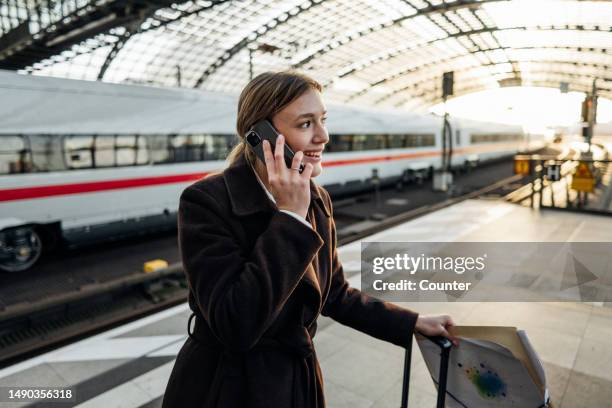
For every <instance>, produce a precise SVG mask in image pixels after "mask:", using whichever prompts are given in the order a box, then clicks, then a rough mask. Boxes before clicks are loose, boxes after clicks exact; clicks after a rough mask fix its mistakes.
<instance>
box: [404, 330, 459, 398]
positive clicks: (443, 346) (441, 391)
mask: <svg viewBox="0 0 612 408" xmlns="http://www.w3.org/2000/svg"><path fill="white" fill-rule="evenodd" d="M417 334H419V335H421V336H423V337H425V338H426V339H428V340H430V341H431V342H432V343H434V344H436V345H437V346H438V347H440V355H441V358H440V375H439V378H438V400H437V403H436V408H444V405H445V402H446V381H447V379H448V360H449V356H450V351H451V348H452V346H453V343H452V342H451V341H450V340H449V339H447V338H446V337H442V336H426V335H424V334H421V333H417ZM411 360H412V342H410V344H409V345H408V347H406V352H405V354H404V379H403V384H402V405H401V407H400V408H408V392H409V388H410V363H411Z"/></svg>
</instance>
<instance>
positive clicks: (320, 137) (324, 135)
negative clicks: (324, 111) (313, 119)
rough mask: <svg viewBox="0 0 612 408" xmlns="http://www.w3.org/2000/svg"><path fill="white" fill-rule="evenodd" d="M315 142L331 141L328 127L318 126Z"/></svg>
mask: <svg viewBox="0 0 612 408" xmlns="http://www.w3.org/2000/svg"><path fill="white" fill-rule="evenodd" d="M313 142H315V143H324V144H325V143H327V142H329V133H328V132H327V128H326V127H325V126H316V128H315V134H314V137H313Z"/></svg>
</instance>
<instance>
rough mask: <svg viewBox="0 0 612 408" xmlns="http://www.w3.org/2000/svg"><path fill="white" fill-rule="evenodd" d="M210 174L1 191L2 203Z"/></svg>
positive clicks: (165, 181)
mask: <svg viewBox="0 0 612 408" xmlns="http://www.w3.org/2000/svg"><path fill="white" fill-rule="evenodd" d="M207 174H208V173H191V174H178V175H172V176H156V177H141V178H133V179H125V180H108V181H90V182H87V183H74V184H57V185H53V186H38V187H23V188H13V189H7V190H0V201H14V200H27V199H32V198H42V197H53V196H58V195H67V194H80V193H93V192H97V191H107V190H120V189H124V188H135V187H148V186H154V185H159V184H172V183H184V182H189V181H195V180H199V179H200V178H202V177H204V176H206V175H207Z"/></svg>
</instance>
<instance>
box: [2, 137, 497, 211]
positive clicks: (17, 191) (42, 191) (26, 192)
mask: <svg viewBox="0 0 612 408" xmlns="http://www.w3.org/2000/svg"><path fill="white" fill-rule="evenodd" d="M497 148H499V146H497ZM489 149H490V148H489ZM489 149H483V148H482V147H481V148H478V147H467V148H460V149H456V150H455V153H468V152H470V151H478V150H489ZM439 155H440V153H439V152H432V151H427V152H416V153H404V154H397V155H389V156H378V157H363V158H358V159H346V160H330V161H325V162H323V165H324V167H334V166H346V165H350V164H365V163H375V162H381V161H391V160H402V159H411V158H417V157H431V156H439ZM207 174H209V173H191V174H179V175H172V176H156V177H142V178H134V179H125V180H109V181H91V182H86V183H75V184H58V185H53V186H39V187H23V188H14V189H6V190H0V202H3V201H15V200H27V199H32V198H43V197H53V196H59V195H68V194H80V193H93V192H97V191H107V190H120V189H124V188H134V187H148V186H154V185H159V184H172V183H184V182H189V181H195V180H199V179H200V178H202V177H204V176H206V175H207Z"/></svg>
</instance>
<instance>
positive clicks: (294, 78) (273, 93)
mask: <svg viewBox="0 0 612 408" xmlns="http://www.w3.org/2000/svg"><path fill="white" fill-rule="evenodd" d="M310 89H314V90H317V91H319V92H321V91H322V89H323V87H322V86H321V84H319V83H318V82H317V81H316V80H314V79H312V78H310V77H309V76H307V75H304V74H301V73H299V72H295V71H281V72H264V73H263V74H260V75H257V76H256V77H255V78H253V79H252V80H251V82H249V83H248V84H247V85H246V86H245V87H244V89H243V90H242V92H241V93H240V98H239V99H238V116H237V120H236V131H237V132H238V137H239V138H240V142H239V143H238V144H237V145H236V146H234V148H233V149H232V151H231V152H230V153H229V154H228V156H227V161H228V162H229V163H230V164H231V163H233V162H235V161H236V160H237V159H238V157H240V155H242V154H243V153H244V155H245V157H246V159H247V161H248V162H249V163H251V165H255V155H254V154H253V151H252V150H251V149H248V148H247V146H246V140H245V135H246V133H247V132H248V131H249V129H250V128H251V127H252V126H253V125H254V124H255V123H257V122H259V121H260V120H262V119H268V120H269V121H272V117H273V116H274V115H276V114H277V113H278V112H280V111H281V110H283V109H284V108H285V106H287V105H289V104H290V103H291V102H293V101H294V100H296V99H297V98H299V97H300V96H302V95H303V94H304V93H305V92H307V91H308V90H310Z"/></svg>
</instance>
